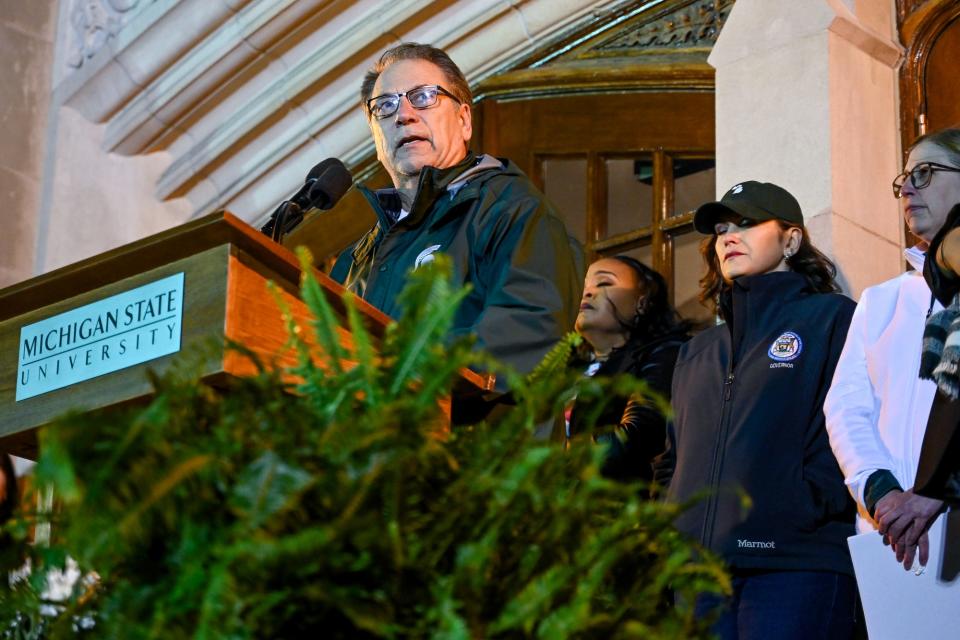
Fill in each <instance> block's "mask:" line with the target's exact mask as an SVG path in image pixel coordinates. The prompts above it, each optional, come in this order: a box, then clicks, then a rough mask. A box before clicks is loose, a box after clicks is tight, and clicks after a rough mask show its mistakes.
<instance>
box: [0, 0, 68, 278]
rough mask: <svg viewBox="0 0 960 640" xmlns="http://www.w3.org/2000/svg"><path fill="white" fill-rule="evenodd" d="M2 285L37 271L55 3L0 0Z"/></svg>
mask: <svg viewBox="0 0 960 640" xmlns="http://www.w3.org/2000/svg"><path fill="white" fill-rule="evenodd" d="M0 9H2V11H0V58H2V59H3V62H4V63H3V65H0V87H2V93H0V288H3V287H5V286H7V285H11V284H14V283H15V282H19V281H21V280H25V279H26V278H28V277H29V276H31V275H32V274H33V262H34V247H35V246H36V232H37V230H36V211H37V209H38V208H39V203H40V182H41V176H42V173H43V150H44V144H45V140H46V136H45V134H44V132H45V130H46V126H47V104H48V102H49V100H50V69H51V67H52V62H53V38H54V27H55V25H56V17H57V3H56V2H6V1H5V2H0Z"/></svg>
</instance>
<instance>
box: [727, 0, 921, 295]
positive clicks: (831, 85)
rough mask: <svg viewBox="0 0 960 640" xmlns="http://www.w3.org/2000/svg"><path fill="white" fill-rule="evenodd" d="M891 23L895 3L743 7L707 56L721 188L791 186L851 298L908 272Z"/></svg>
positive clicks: (775, 0)
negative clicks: (896, 184)
mask: <svg viewBox="0 0 960 640" xmlns="http://www.w3.org/2000/svg"><path fill="white" fill-rule="evenodd" d="M895 25H896V19H895V14H894V4H893V2H891V1H888V0H737V3H736V4H735V5H734V7H733V10H732V11H731V13H730V16H729V18H728V20H727V22H726V24H725V26H724V28H723V31H722V32H721V34H720V37H719V39H718V41H717V44H716V46H715V47H714V49H713V52H712V53H711V55H710V58H709V62H710V64H711V65H713V66H714V67H715V68H716V70H717V75H716V93H717V108H716V119H717V191H718V193H719V194H723V193H724V192H725V191H726V190H727V189H728V188H729V187H730V186H732V185H733V184H735V183H736V182H740V181H743V180H749V179H754V180H762V181H769V182H775V183H777V184H779V185H781V186H783V187H785V188H786V189H788V190H789V191H790V192H791V193H793V194H794V195H795V196H796V197H797V199H798V200H799V201H800V205H801V206H802V208H803V211H804V216H805V218H806V223H807V226H808V228H809V230H810V232H811V235H812V237H813V240H814V243H815V244H816V245H817V246H818V247H819V248H820V249H821V250H823V251H824V252H825V253H827V255H829V256H831V258H833V259H834V260H835V261H836V263H837V267H838V270H839V273H840V282H841V284H842V285H843V287H844V289H845V291H847V292H848V293H850V294H851V295H852V296H854V297H859V295H860V292H861V291H863V289H864V288H866V287H868V286H871V285H873V284H876V283H878V282H881V281H883V280H886V279H888V278H891V277H894V276H895V275H897V274H898V273H900V272H901V271H902V269H903V256H902V253H901V249H902V247H903V224H902V222H901V218H900V214H899V209H898V206H897V203H896V201H895V200H894V198H893V195H892V193H891V189H890V182H891V180H892V179H893V177H894V176H895V175H896V174H897V173H899V171H900V148H899V135H898V122H899V119H898V101H897V67H898V65H899V62H900V59H901V56H902V48H901V47H900V45H899V44H897V42H896V40H895V35H894V34H895V28H896V27H895Z"/></svg>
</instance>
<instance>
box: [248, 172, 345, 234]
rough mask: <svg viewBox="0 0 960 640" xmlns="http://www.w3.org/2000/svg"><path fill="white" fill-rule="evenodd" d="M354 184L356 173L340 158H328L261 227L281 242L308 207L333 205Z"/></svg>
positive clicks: (326, 207) (261, 229)
mask: <svg viewBox="0 0 960 640" xmlns="http://www.w3.org/2000/svg"><path fill="white" fill-rule="evenodd" d="M352 185H353V176H351V175H350V172H349V171H348V170H347V167H346V166H344V164H343V163H342V162H341V161H340V160H339V159H338V158H327V159H326V160H324V161H322V162H320V163H318V164H317V165H315V166H314V167H313V168H312V169H310V173H308V174H307V178H306V180H304V183H303V186H302V187H300V190H299V191H297V192H296V193H295V194H294V195H293V196H292V197H291V198H290V199H289V200H284V201H283V202H281V203H280V206H278V207H277V209H276V211H274V212H273V215H271V216H270V219H269V220H268V221H267V223H266V224H265V225H263V227H261V228H260V231H261V232H263V233H265V234H266V235H268V236H270V237H271V238H272V239H273V240H274V241H276V242H280V241H281V240H282V239H283V236H284V235H286V234H288V233H290V232H291V231H293V229H294V228H295V227H296V226H297V225H298V224H300V223H301V222H303V215H304V212H305V211H309V210H310V209H314V208H315V209H330V208H331V207H333V205H335V204H336V203H337V202H338V201H339V200H340V198H342V197H343V195H344V194H345V193H346V192H347V191H348V190H349V189H350V187H351V186H352Z"/></svg>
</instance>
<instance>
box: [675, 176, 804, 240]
mask: <svg viewBox="0 0 960 640" xmlns="http://www.w3.org/2000/svg"><path fill="white" fill-rule="evenodd" d="M731 213H732V214H734V215H738V216H741V217H743V218H747V219H748V220H755V221H757V222H763V221H766V220H783V221H784V222H789V223H790V224H793V225H796V226H798V227H802V226H803V212H802V211H800V203H799V202H797V199H796V198H794V197H793V196H792V195H790V192H789V191H787V190H786V189H784V188H783V187H778V186H777V185H775V184H773V183H771V182H756V181H755V180H748V181H746V182H738V183H737V184H735V185H733V186H732V187H730V190H729V191H727V192H726V193H725V194H723V197H722V198H720V201H719V202H708V203H707V204H705V205H703V206H701V207H700V208H699V209H697V212H696V213H695V214H694V216H693V227H694V228H695V229H696V230H697V231H699V232H700V233H706V234H711V233H713V229H714V225H715V224H716V223H717V221H718V220H719V219H720V218H722V217H723V216H727V215H730V214H731Z"/></svg>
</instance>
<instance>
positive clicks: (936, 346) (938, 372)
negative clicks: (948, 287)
mask: <svg viewBox="0 0 960 640" xmlns="http://www.w3.org/2000/svg"><path fill="white" fill-rule="evenodd" d="M920 377H921V378H922V379H924V380H932V381H933V382H935V383H937V388H938V389H940V391H941V392H942V393H943V394H944V395H945V396H947V397H948V398H950V399H951V400H956V399H957V398H958V397H960V293H957V294H955V295H954V296H953V299H952V300H950V304H949V305H947V306H946V307H945V308H944V309H942V310H941V311H937V312H936V313H932V314H930V316H929V317H928V318H927V323H926V326H925V327H924V329H923V352H922V354H921V356H920Z"/></svg>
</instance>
